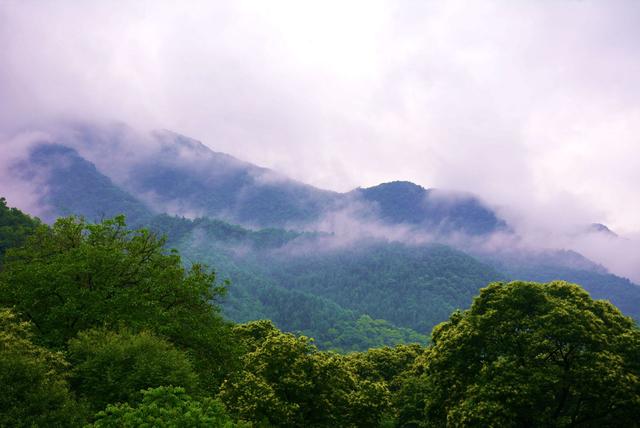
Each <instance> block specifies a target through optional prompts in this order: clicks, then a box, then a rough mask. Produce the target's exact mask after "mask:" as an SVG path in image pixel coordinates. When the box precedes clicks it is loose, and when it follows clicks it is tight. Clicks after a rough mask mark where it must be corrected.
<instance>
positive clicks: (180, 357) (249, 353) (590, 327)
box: [0, 200, 640, 428]
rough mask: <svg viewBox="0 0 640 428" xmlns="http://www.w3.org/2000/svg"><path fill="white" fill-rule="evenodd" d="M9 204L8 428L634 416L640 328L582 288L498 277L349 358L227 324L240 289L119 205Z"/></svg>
mask: <svg viewBox="0 0 640 428" xmlns="http://www.w3.org/2000/svg"><path fill="white" fill-rule="evenodd" d="M2 202H3V203H2V205H1V206H0V219H2V221H3V223H2V224H3V227H2V228H0V234H1V235H0V238H2V242H11V244H10V245H8V249H7V250H6V253H5V256H4V260H3V263H2V265H1V268H0V384H2V385H3V394H2V395H1V396H0V426H2V427H33V426H36V427H48V426H63V427H67V426H68V427H76V426H77V427H79V426H95V427H137V426H144V425H145V424H148V425H151V426H166V427H174V426H192V427H199V426H202V427H204V426H220V427H235V426H238V427H264V426H274V427H310V426H313V427H336V426H339V427H377V426H380V427H407V428H408V427H440V426H445V425H454V426H487V425H491V424H499V425H500V426H531V427H543V426H574V425H575V423H576V422H577V421H579V422H580V424H582V425H584V426H605V427H606V426H611V427H613V426H629V427H634V426H638V424H637V421H638V420H640V406H639V404H640V403H639V402H638V397H640V380H639V379H640V364H639V362H638V358H637V357H638V355H640V330H639V329H638V326H637V324H636V323H635V322H634V321H633V320H632V319H631V318H628V317H625V316H623V315H622V314H621V313H620V312H619V310H618V309H616V308H615V307H614V306H613V305H611V304H609V303H608V302H606V301H599V300H592V299H591V297H590V296H589V295H588V294H587V293H586V292H585V291H584V290H582V289H581V288H580V287H579V286H577V285H572V284H569V283H566V282H551V283H548V284H540V283H529V282H512V283H504V282H496V283H493V284H490V285H488V286H487V287H485V288H482V289H481V290H480V291H479V295H478V296H477V297H476V298H474V299H473V300H471V299H470V300H469V302H468V304H471V306H470V309H468V310H465V311H454V312H453V313H452V314H450V316H449V317H448V321H446V322H444V323H442V324H439V325H438V326H436V327H435V328H434V329H433V331H432V333H431V342H430V343H429V344H426V343H422V344H413V345H399V346H395V347H379V348H373V349H368V350H367V351H366V352H355V353H349V354H339V353H334V352H326V351H320V350H318V348H316V346H314V344H313V342H312V340H311V339H309V338H307V337H305V336H298V335H292V334H289V333H284V332H282V331H280V330H279V329H277V328H276V327H275V326H274V325H273V324H272V323H271V322H270V321H268V320H263V321H253V322H249V323H244V324H234V323H231V322H229V321H225V320H224V318H223V317H222V316H221V314H220V306H219V302H220V301H221V299H222V298H223V297H224V295H225V293H226V291H227V289H229V288H230V289H233V287H234V285H233V284H225V283H223V282H221V281H220V279H219V277H218V276H216V275H215V274H214V273H213V272H211V271H210V270H209V269H208V268H207V267H206V266H203V265H200V264H198V263H196V261H195V260H191V261H190V262H185V261H184V260H182V259H181V255H180V254H179V253H177V252H175V251H170V250H169V249H168V248H167V247H166V246H165V244H166V242H165V240H164V239H163V238H162V237H159V236H158V235H156V234H154V233H151V232H149V231H148V230H146V229H129V228H128V227H127V226H126V225H125V223H124V219H123V217H116V218H113V219H106V220H104V221H102V222H99V223H95V224H94V223H89V222H86V221H84V220H82V219H79V218H74V217H67V218H61V219H59V220H58V221H56V223H55V224H54V225H53V226H48V225H45V224H39V223H38V222H37V221H32V220H30V219H29V217H28V216H26V215H24V214H22V213H20V212H19V211H17V210H15V209H9V208H8V207H7V206H6V204H5V203H4V200H3V201H2ZM6 219H9V220H8V221H7V220H6ZM25 227H26V228H25ZM230 230H233V228H231V229H230ZM236 231H237V230H236ZM184 236H187V234H185V235H184ZM9 238H11V239H9ZM395 250H396V251H400V252H402V251H403V250H402V249H401V248H396V249H395ZM370 251H372V254H378V256H380V257H387V256H388V255H387V254H386V253H376V251H377V250H370ZM429 257H436V258H442V257H445V258H449V259H450V261H451V263H453V264H456V263H458V262H460V261H461V260H463V259H464V257H466V256H464V255H461V254H459V253H456V252H454V251H453V250H450V249H444V248H433V249H430V250H429V251H428V252H427V253H424V254H420V255H419V256H417V258H416V259H415V262H416V263H418V262H419V261H422V262H427V261H429ZM355 260H357V257H356V259H355ZM355 260H354V263H355ZM468 263H469V264H470V265H471V266H475V264H477V262H475V261H472V259H471V260H470V261H468ZM322 266H324V267H327V266H331V264H330V263H329V264H328V265H324V264H323V265H322ZM415 267H416V266H414V268H415ZM470 271H471V272H473V269H471V270H470ZM438 273H439V274H440V275H445V276H446V275H447V264H445V265H444V266H443V267H442V268H441V270H440V271H438ZM326 279H327V278H324V280H326ZM461 280H462V282H464V278H461ZM427 282H428V281H427ZM283 289H284V288H283ZM284 290H287V291H291V290H288V289H284ZM296 292H299V291H296ZM465 306H467V305H465ZM291 309H292V310H295V309H294V308H291ZM425 310H428V308H426V307H425ZM356 325H357V326H361V325H363V327H362V328H363V330H362V331H367V330H371V331H379V330H384V329H385V328H386V327H385V326H384V323H380V322H376V321H373V320H372V319H370V318H367V317H366V316H363V317H360V318H359V319H358V320H357V322H356ZM358 334H361V332H358ZM408 337H409V336H408ZM409 338H410V337H409Z"/></svg>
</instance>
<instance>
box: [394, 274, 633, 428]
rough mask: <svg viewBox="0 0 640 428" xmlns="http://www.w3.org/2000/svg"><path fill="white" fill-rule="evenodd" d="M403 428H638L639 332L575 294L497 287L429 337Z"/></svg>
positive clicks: (521, 285)
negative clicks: (579, 426) (450, 427)
mask: <svg viewBox="0 0 640 428" xmlns="http://www.w3.org/2000/svg"><path fill="white" fill-rule="evenodd" d="M432 340H433V344H432V346H431V348H430V350H429V352H428V353H427V354H426V355H425V356H424V357H423V359H422V361H420V362H419V363H418V364H416V368H415V372H414V375H413V376H411V377H409V378H408V381H407V385H406V388H405V389H404V391H403V396H402V397H401V400H403V401H404V402H405V403H406V406H405V407H406V411H405V412H403V413H401V418H400V420H401V423H402V426H416V425H418V426H433V427H440V426H445V425H450V426H505V427H508V426H514V427H516V426H532V427H533V426H576V425H581V426H593V427H595V426H598V427H607V426H611V427H613V426H636V424H637V421H638V420H640V330H639V329H638V327H637V326H636V324H635V323H634V322H633V320H631V319H630V318H628V317H625V316H623V315H622V314H621V313H620V312H619V311H618V310H617V309H616V308H615V307H614V306H612V305H611V304H609V303H608V302H605V301H594V300H592V299H591V298H590V297H589V295H588V294H587V293H586V292H585V291H584V290H582V289H581V288H580V287H578V286H576V285H572V284H569V283H566V282H551V283H548V284H539V283H526V282H513V283H509V284H504V283H494V284H491V285H490V286H489V287H487V288H484V289H483V290H481V293H480V296H479V297H477V298H476V299H475V300H474V302H473V305H472V307H471V309H469V310H468V311H465V312H457V313H454V314H453V315H452V316H451V318H450V320H449V321H448V322H445V323H443V324H441V325H439V326H438V327H437V328H435V329H434V331H433V333H432Z"/></svg>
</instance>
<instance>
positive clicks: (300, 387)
mask: <svg viewBox="0 0 640 428" xmlns="http://www.w3.org/2000/svg"><path fill="white" fill-rule="evenodd" d="M235 331H236V333H237V334H238V335H239V336H240V337H241V338H242V340H243V341H244V342H245V346H246V347H247V348H248V349H249V352H248V353H247V354H246V355H245V356H244V357H243V369H242V370H241V371H239V372H238V373H236V374H235V375H234V376H232V377H231V378H230V379H228V380H227V381H225V383H224V384H223V385H222V387H221V390H220V395H219V397H220V398H221V399H222V401H223V402H224V403H225V404H226V405H227V407H228V408H229V411H230V412H231V413H232V414H234V415H236V416H238V417H240V418H242V419H245V420H252V421H256V422H259V423H267V424H269V425H273V426H287V427H333V426H345V427H348V426H375V425H377V423H378V421H379V419H380V418H381V415H382V414H383V413H384V411H385V410H386V409H387V407H388V402H389V397H388V391H387V389H386V386H385V385H384V384H383V383H381V382H374V381H369V380H364V379H359V378H358V377H357V376H356V375H355V373H354V372H353V371H351V370H350V366H349V365H348V364H347V361H346V360H345V358H344V357H342V356H340V355H338V354H334V353H331V352H318V350H317V349H316V347H315V346H313V345H312V344H311V343H310V340H309V339H307V338H306V337H304V336H301V337H296V336H294V335H292V334H287V333H281V332H279V331H278V330H277V329H275V327H273V325H272V324H270V323H269V322H265V321H258V322H254V323H249V324H247V325H243V326H238V327H236V329H235Z"/></svg>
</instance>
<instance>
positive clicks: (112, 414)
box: [92, 387, 250, 428]
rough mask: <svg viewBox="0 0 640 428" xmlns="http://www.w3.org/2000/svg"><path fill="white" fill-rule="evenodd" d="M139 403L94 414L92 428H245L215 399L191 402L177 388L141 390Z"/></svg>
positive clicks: (114, 407) (191, 399)
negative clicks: (235, 421) (232, 418)
mask: <svg viewBox="0 0 640 428" xmlns="http://www.w3.org/2000/svg"><path fill="white" fill-rule="evenodd" d="M142 395H143V398H142V402H141V403H139V404H137V405H134V406H131V405H130V404H129V403H123V404H116V405H110V406H107V408H106V410H104V411H102V412H99V413H98V414H97V415H96V421H95V423H94V424H93V425H92V426H94V427H96V428H134V427H158V428H175V427H190V428H200V427H201V428H209V427H219V428H235V427H247V428H248V427H249V426H250V425H248V424H244V423H234V422H233V421H232V420H231V418H230V417H229V416H228V415H227V413H226V412H225V409H224V406H223V405H222V404H221V403H220V402H219V401H217V400H213V399H211V398H204V399H202V400H195V399H193V398H191V397H190V396H189V395H187V393H186V392H185V390H184V388H180V387H159V388H150V389H147V390H145V391H142Z"/></svg>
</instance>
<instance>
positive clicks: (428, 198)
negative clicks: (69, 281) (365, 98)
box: [36, 123, 506, 235]
mask: <svg viewBox="0 0 640 428" xmlns="http://www.w3.org/2000/svg"><path fill="white" fill-rule="evenodd" d="M51 135H52V140H53V142H54V143H55V144H56V145H57V146H65V147H67V148H71V149H75V150H76V151H77V152H78V153H80V155H81V157H82V158H84V160H86V161H88V162H91V163H93V164H94V165H96V167H97V170H99V171H100V172H101V173H102V174H104V175H105V176H107V177H109V179H110V180H113V182H114V183H115V184H117V186H118V187H120V188H121V189H122V190H124V191H126V192H127V193H129V194H130V195H133V196H134V197H135V198H136V199H138V200H139V201H142V202H143V205H144V206H145V209H147V210H149V209H151V210H152V211H155V212H158V213H163V212H166V213H170V214H174V215H181V216H187V217H190V218H194V217H211V218H219V219H222V220H225V221H228V222H232V223H236V224H241V225H244V226H246V227H252V228H264V227H284V228H288V229H295V230H315V229H316V227H317V224H318V223H321V222H322V221H323V220H325V219H327V218H335V215H336V214H343V213H348V216H349V219H350V220H352V221H356V222H373V223H383V224H386V225H398V224H402V225H404V226H410V227H412V228H415V229H417V230H420V231H422V232H428V233H430V234H450V233H456V232H458V233H464V234H473V235H477V234H487V233H491V232H494V231H497V230H505V229H506V224H505V223H504V221H502V220H501V219H499V218H498V217H497V215H496V214H495V213H494V212H493V211H491V210H490V209H489V208H488V207H487V206H485V205H484V204H483V203H482V202H481V201H480V200H479V199H478V198H476V197H474V196H473V195H466V194H461V193H452V192H446V191H443V190H436V189H425V188H423V187H421V186H418V185H416V184H413V183H409V182H392V183H385V184H381V185H378V186H374V187H370V188H366V189H361V188H359V189H355V190H353V191H351V192H346V193H338V192H332V191H328V190H323V189H318V188H316V187H313V186H310V185H307V184H304V183H301V182H299V181H296V180H292V179H290V178H288V177H286V176H284V175H282V174H280V173H278V172H276V171H273V170H270V169H267V168H262V167H258V166H256V165H253V164H251V163H248V162H244V161H241V160H238V159H236V158H234V157H232V156H229V155H227V154H224V153H220V152H216V151H213V150H211V149H209V148H208V147H207V146H205V145H203V144H202V143H200V142H199V141H196V140H194V139H191V138H188V137H185V136H182V135H179V134H176V133H173V132H170V131H156V132H153V133H150V134H138V133H136V132H135V131H134V130H132V129H130V128H128V127H126V126H125V125H122V124H116V125H111V126H95V125H91V124H86V123H79V124H78V123H75V124H69V125H67V126H62V127H61V128H59V129H56V130H55V131H52V132H51ZM132 147H140V148H141V149H140V150H138V151H136V150H135V149H132ZM36 150H37V149H36ZM38 157H39V158H40V159H43V158H45V157H46V153H41V155H40V156H38ZM45 162H46V161H45ZM54 162H55V161H53V160H52V161H51V164H54ZM38 166H41V165H38ZM76 166H77V167H78V168H81V169H82V168H84V166H82V165H81V163H80V162H77V160H76V159H74V161H73V162H72V165H70V166H69V167H68V168H67V170H69V171H71V170H72V169H73V168H74V167H76ZM36 169H37V168H36ZM83 173H84V171H83ZM69 184H72V185H74V186H76V189H75V190H77V191H78V192H82V190H85V191H87V192H89V191H92V190H90V188H89V186H88V185H87V186H86V188H85V189H82V186H83V182H81V181H78V182H76V183H69ZM87 184H88V183H87ZM64 204H65V205H64V207H62V208H65V207H71V206H72V205H71V204H70V201H68V200H65V201H64ZM62 212H65V213H66V212H68V211H64V210H62ZM136 215H140V213H136Z"/></svg>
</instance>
